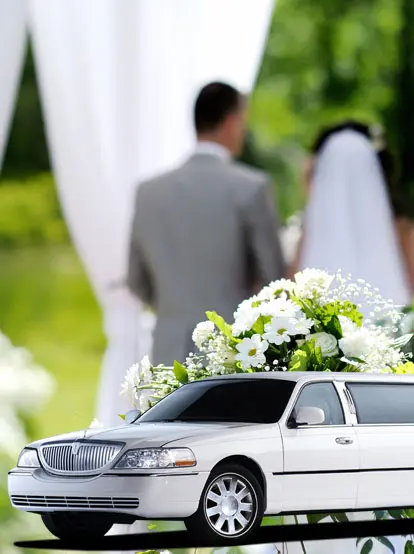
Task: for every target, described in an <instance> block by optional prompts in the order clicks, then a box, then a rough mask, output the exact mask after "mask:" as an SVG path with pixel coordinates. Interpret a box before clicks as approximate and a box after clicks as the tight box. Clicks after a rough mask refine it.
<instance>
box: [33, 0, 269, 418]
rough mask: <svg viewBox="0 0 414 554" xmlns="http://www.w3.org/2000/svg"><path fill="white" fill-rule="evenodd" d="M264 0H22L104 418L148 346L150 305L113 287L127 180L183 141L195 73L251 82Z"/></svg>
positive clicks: (126, 214)
mask: <svg viewBox="0 0 414 554" xmlns="http://www.w3.org/2000/svg"><path fill="white" fill-rule="evenodd" d="M272 8H273V0H196V1H195V0H88V1H87V2H85V1H84V0H70V2H68V1H67V0H30V31H31V37H32V41H33V45H34V50H35V55H36V66H37V71H38V75H39V80H40V90H41V96H42V100H43V107H44V113H45V121H46V127H47V136H48V142H49V149H50V153H51V159H52V164H53V169H54V174H55V176H56V180H57V186H58V193H59V196H60V200H61V203H62V208H63V212H64V214H65V217H66V221H67V223H68V226H69V229H70V233H71V236H72V239H73V242H74V244H75V246H76V248H77V251H78V253H79V255H80V257H81V259H82V261H83V264H84V266H85V269H86V271H87V274H88V276H89V279H90V281H91V283H92V285H93V288H94V290H95V293H96V295H97V298H98V299H99V302H100V304H101V306H102V310H103V318H104V328H105V332H106V335H107V339H108V347H107V351H106V353H105V356H104V361H103V367H102V377H101V386H100V390H99V394H98V407H97V414H96V415H97V417H98V419H100V420H101V421H102V422H103V423H104V424H113V423H118V422H119V419H118V416H117V414H118V413H120V412H121V411H123V410H125V408H126V406H125V404H123V400H122V399H121V398H120V396H119V390H120V384H121V382H122V381H123V378H124V375H125V372H126V370H127V369H128V367H129V366H130V365H131V364H132V363H134V362H136V361H138V360H139V359H140V358H141V357H142V356H143V355H145V354H147V353H149V351H150V348H151V328H152V326H153V323H154V318H153V316H152V315H151V314H149V313H148V312H144V310H143V307H142V305H141V303H140V302H139V301H138V300H137V299H135V298H132V297H131V295H130V293H129V292H128V291H127V290H125V289H123V288H121V287H119V288H114V287H113V284H114V283H119V282H120V281H122V280H123V279H124V277H125V275H126V270H127V253H128V242H129V231H130V223H131V218H132V206H133V198H134V192H135V189H136V187H137V185H138V183H139V182H140V181H142V180H143V179H146V178H148V177H151V176H153V175H154V174H155V173H158V172H162V171H165V170H167V169H169V168H171V167H173V166H174V165H175V164H178V163H180V161H181V160H183V158H184V157H185V156H186V155H187V154H188V153H189V152H190V150H191V148H192V146H193V143H194V135H193V130H192V124H191V123H192V122H191V109H192V103H193V100H194V96H195V94H196V92H197V90H198V89H199V88H200V87H201V86H202V85H203V84H204V83H206V82H207V81H209V80H212V79H218V78H220V79H225V80H227V81H229V82H232V83H234V84H235V85H236V86H238V87H240V88H241V89H243V90H244V91H249V90H250V89H251V87H252V85H253V82H254V79H255V75H256V72H257V69H258V65H259V62H260V59H261V55H262V49H263V45H264V41H265V38H266V34H267V30H268V24H269V20H270V15H271V13H272ZM81 324H82V322H80V325H81ZM80 372H81V368H80ZM80 375H81V373H80Z"/></svg>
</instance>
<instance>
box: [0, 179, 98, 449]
mask: <svg viewBox="0 0 414 554" xmlns="http://www.w3.org/2000/svg"><path fill="white" fill-rule="evenodd" d="M0 189H1V187H0ZM0 205H1V201H0ZM0 218H1V216H0ZM0 267H1V271H0V329H1V330H2V332H4V333H5V334H6V335H7V336H8V337H9V338H10V339H11V340H12V342H13V343H14V344H22V345H24V346H25V347H26V348H28V349H29V350H30V351H31V352H32V354H33V356H34V358H35V359H36V361H37V362H38V363H39V364H40V365H42V366H43V367H45V368H46V369H47V370H48V371H49V372H51V374H52V375H53V376H54V377H55V379H56V381H57V384H58V391H57V394H56V395H54V396H53V398H52V399H51V401H50V402H49V403H48V405H47V406H46V407H45V409H42V411H41V412H39V414H38V418H37V419H36V421H32V422H31V423H32V424H34V425H35V427H34V434H35V435H36V436H34V438H35V439H38V438H41V437H44V436H51V435H53V434H60V433H63V432H66V431H71V430H72V431H73V430H74V429H82V428H84V427H85V426H88V425H89V424H90V422H91V421H92V418H93V413H94V407H95V391H96V387H97V379H98V376H99V369H100V365H101V361H102V355H103V351H104V348H105V337H104V335H103V332H102V319H101V318H102V315H101V310H100V308H99V306H98V303H97V301H96V299H95V297H94V294H93V292H92V290H91V287H90V285H89V283H88V280H87V277H86V275H85V272H84V270H83V268H82V265H81V263H80V261H79V259H78V257H77V255H76V253H75V251H74V249H73V247H72V246H70V245H55V246H49V247H45V246H42V247H31V248H20V249H19V250H18V251H16V250H1V249H0ZM32 434H33V432H32Z"/></svg>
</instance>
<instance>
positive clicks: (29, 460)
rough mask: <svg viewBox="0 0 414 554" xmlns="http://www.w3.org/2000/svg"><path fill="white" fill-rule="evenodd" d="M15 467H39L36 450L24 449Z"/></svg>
mask: <svg viewBox="0 0 414 554" xmlns="http://www.w3.org/2000/svg"><path fill="white" fill-rule="evenodd" d="M17 467H41V466H40V462H39V456H38V455H37V450H35V449H34V448H25V449H24V450H23V451H22V453H21V454H20V456H19V461H18V462H17Z"/></svg>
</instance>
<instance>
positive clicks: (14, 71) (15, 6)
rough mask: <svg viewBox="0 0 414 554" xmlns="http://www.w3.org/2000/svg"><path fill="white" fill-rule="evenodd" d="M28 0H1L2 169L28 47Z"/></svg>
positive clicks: (0, 156) (0, 108)
mask: <svg viewBox="0 0 414 554" xmlns="http://www.w3.org/2000/svg"><path fill="white" fill-rule="evenodd" d="M26 14H27V3H26V0H13V1H12V2H10V0H0V83H1V86H0V169H1V167H2V163H3V156H4V151H5V148H6V144H7V138H8V134H9V128H10V123H11V119H12V115H13V108H14V103H15V98H16V90H17V85H18V83H19V79H20V74H21V69H22V66H23V60H24V53H25V47H26V34H27V28H26Z"/></svg>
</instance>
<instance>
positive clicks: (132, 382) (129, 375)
mask: <svg viewBox="0 0 414 554" xmlns="http://www.w3.org/2000/svg"><path fill="white" fill-rule="evenodd" d="M139 381H140V368H139V364H134V365H132V366H131V367H130V368H129V369H128V371H127V372H126V375H125V380H124V382H123V383H122V385H121V392H120V394H121V396H126V397H127V398H128V399H129V400H132V401H133V402H135V401H136V400H138V393H137V385H138V383H139Z"/></svg>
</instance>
